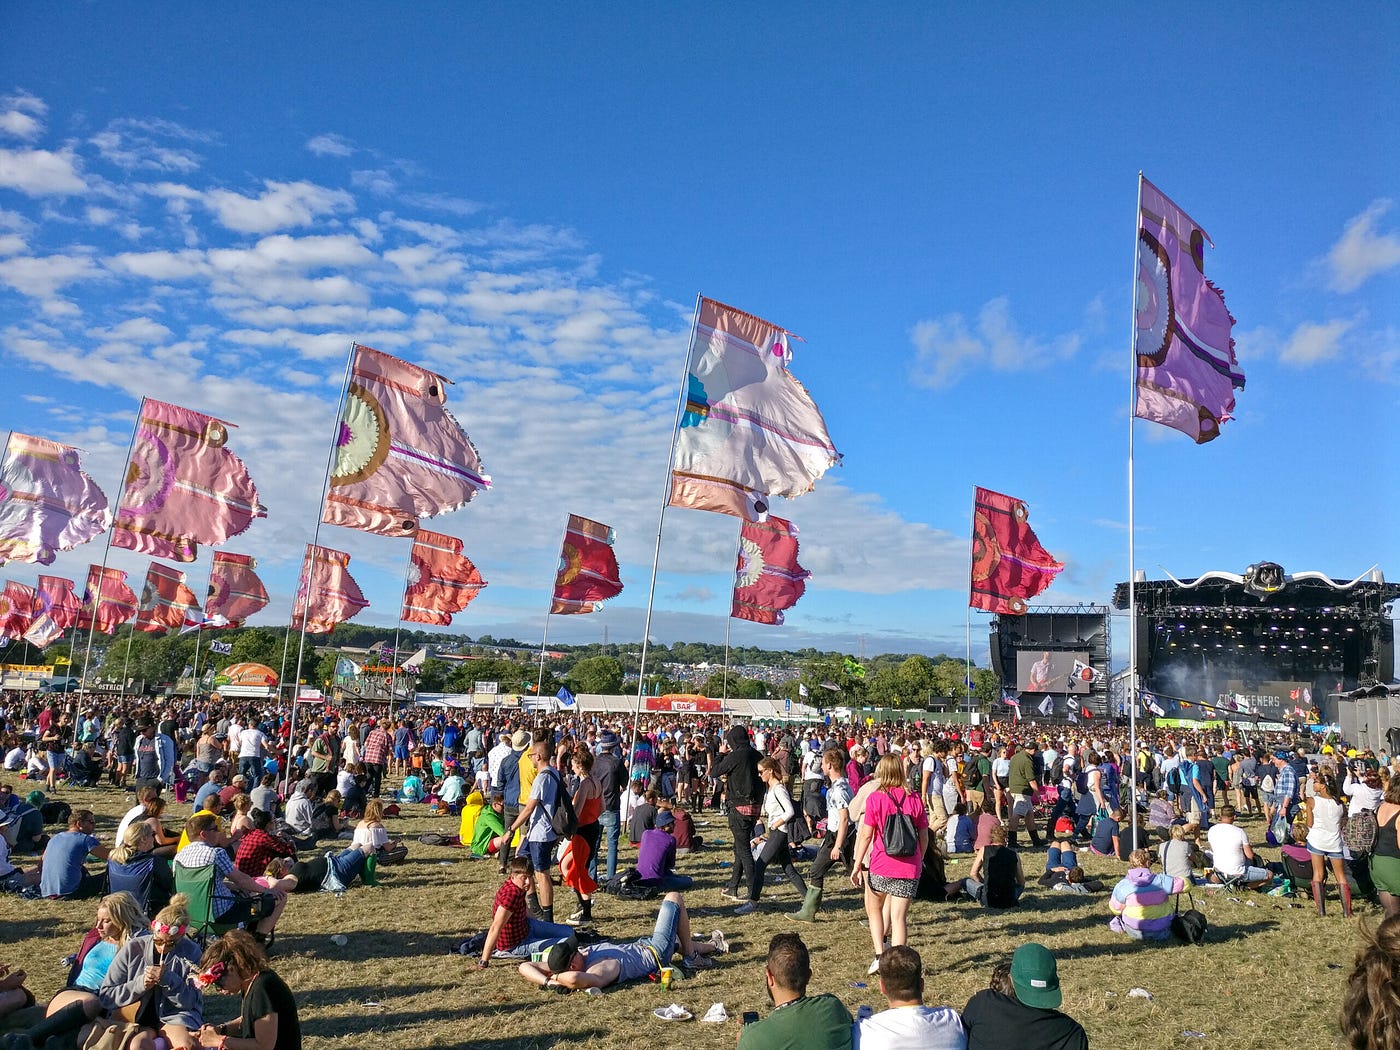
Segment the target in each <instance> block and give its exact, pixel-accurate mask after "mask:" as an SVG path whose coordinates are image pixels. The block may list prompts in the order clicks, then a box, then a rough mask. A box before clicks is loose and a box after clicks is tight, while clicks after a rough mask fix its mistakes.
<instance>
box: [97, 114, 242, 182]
mask: <svg viewBox="0 0 1400 1050" xmlns="http://www.w3.org/2000/svg"><path fill="white" fill-rule="evenodd" d="M214 139H215V136H213V135H210V134H208V133H206V132H202V131H196V130H194V129H192V128H187V127H185V126H184V125H182V124H177V123H175V122H174V121H170V120H159V119H147V120H134V119H130V118H122V119H119V120H114V121H112V122H111V123H110V124H108V125H107V126H106V127H105V128H104V129H103V130H102V131H100V132H98V133H97V134H96V135H94V136H92V138H91V140H90V141H91V142H92V144H93V145H94V146H96V147H97V152H98V153H99V154H100V155H101V157H102V159H103V160H105V161H107V162H108V163H109V164H115V165H116V166H117V167H119V168H121V169H122V170H123V171H128V172H130V171H163V172H172V173H178V174H182V175H183V174H188V173H190V172H192V171H196V170H198V168H199V165H200V161H201V160H202V158H201V157H200V155H199V154H198V153H196V152H195V151H194V150H193V149H191V148H190V145H189V144H191V143H193V144H202V143H209V142H213V141H214Z"/></svg>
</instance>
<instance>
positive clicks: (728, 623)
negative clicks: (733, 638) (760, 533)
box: [720, 521, 744, 707]
mask: <svg viewBox="0 0 1400 1050" xmlns="http://www.w3.org/2000/svg"><path fill="white" fill-rule="evenodd" d="M743 539H744V523H743V522H742V521H741V522H739V538H738V539H737V540H736V541H735V542H736V545H737V544H742V543H743ZM735 559H736V560H737V559H738V554H737V553H736V554H735ZM738 586H739V580H738V577H737V576H735V578H734V579H733V580H732V582H731V585H730V589H729V615H727V616H726V617H725V618H724V680H723V684H722V686H721V689H722V692H723V698H722V699H721V700H720V706H721V707H723V706H724V705H725V704H727V703H729V628H730V627H732V626H733V624H734V591H735V590H736V589H737V588H738Z"/></svg>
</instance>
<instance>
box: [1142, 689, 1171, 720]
mask: <svg viewBox="0 0 1400 1050" xmlns="http://www.w3.org/2000/svg"><path fill="white" fill-rule="evenodd" d="M1141 695H1142V703H1143V706H1144V707H1146V708H1147V709H1148V710H1149V711H1151V712H1152V713H1153V714H1154V715H1156V716H1157V717H1158V718H1166V717H1167V709H1166V708H1165V707H1163V706H1162V705H1161V704H1159V703H1158V702H1157V696H1156V694H1155V693H1143V694H1141Z"/></svg>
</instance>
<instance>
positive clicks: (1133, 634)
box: [1126, 171, 1142, 849]
mask: <svg viewBox="0 0 1400 1050" xmlns="http://www.w3.org/2000/svg"><path fill="white" fill-rule="evenodd" d="M1141 228H1142V172H1141V171H1139V172H1138V185H1137V210H1136V211H1135V212H1134V213H1133V316H1132V326H1131V328H1130V330H1129V339H1128V346H1129V347H1131V348H1132V368H1131V369H1130V371H1129V376H1130V378H1131V382H1130V383H1129V385H1128V391H1129V396H1128V683H1127V689H1126V693H1127V697H1128V769H1129V771H1130V772H1129V776H1130V778H1131V783H1132V785H1133V805H1132V811H1133V813H1132V825H1131V827H1132V829H1133V831H1132V840H1131V841H1132V844H1133V849H1137V848H1138V807H1137V803H1138V780H1137V701H1138V669H1137V668H1138V651H1137V590H1136V579H1135V577H1136V574H1137V542H1136V541H1137V534H1136V531H1135V528H1134V524H1135V522H1134V505H1133V503H1134V492H1133V431H1134V427H1133V420H1134V419H1135V418H1136V413H1137V385H1138V367H1137V312H1138V242H1139V240H1140V237H1139V235H1138V234H1139V231H1140V230H1141Z"/></svg>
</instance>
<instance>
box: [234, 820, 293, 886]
mask: <svg viewBox="0 0 1400 1050" xmlns="http://www.w3.org/2000/svg"><path fill="white" fill-rule="evenodd" d="M248 819H249V820H251V821H252V822H253V826H252V827H250V828H249V829H248V830H247V831H245V832H243V837H242V838H240V839H239V840H238V853H237V855H236V856H235V857H234V859H233V866H234V867H235V868H237V869H238V870H239V871H241V872H243V873H244V874H246V875H251V876H252V877H253V878H255V879H256V878H258V877H259V876H260V875H262V874H263V873H264V872H265V871H267V865H268V862H269V861H270V860H272V858H273V857H293V858H294V857H296V855H297V851H296V847H295V846H293V845H292V844H291V843H290V842H288V841H287V840H286V839H284V838H279V837H278V836H276V835H273V834H270V833H269V832H268V830H267V827H268V825H269V824H271V823H272V814H271V813H266V812H264V811H263V810H260V809H255V810H253V811H252V812H251V813H250V814H249V815H248Z"/></svg>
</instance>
